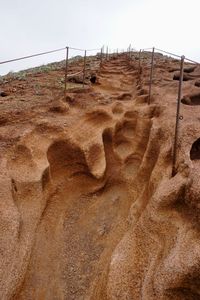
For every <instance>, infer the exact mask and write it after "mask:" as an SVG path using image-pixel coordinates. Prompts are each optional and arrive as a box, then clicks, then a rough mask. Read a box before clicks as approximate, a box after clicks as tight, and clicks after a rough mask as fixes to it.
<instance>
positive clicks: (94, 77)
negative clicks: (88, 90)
mask: <svg viewBox="0 0 200 300" xmlns="http://www.w3.org/2000/svg"><path fill="white" fill-rule="evenodd" d="M96 80H97V77H96V76H95V75H93V76H91V77H90V82H91V83H93V84H94V83H96Z"/></svg>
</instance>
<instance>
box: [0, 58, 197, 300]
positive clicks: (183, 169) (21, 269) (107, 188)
mask: <svg viewBox="0 0 200 300" xmlns="http://www.w3.org/2000/svg"><path fill="white" fill-rule="evenodd" d="M147 57H148V56H147ZM155 61H156V65H155V68H154V80H153V87H152V99H151V100H152V101H151V105H148V104H147V100H148V82H149V71H150V56H149V58H148V59H145V61H143V67H142V73H141V77H140V78H139V76H138V61H137V60H133V61H131V62H130V61H129V60H128V59H127V58H126V56H123V55H120V56H118V57H117V58H113V59H110V60H109V61H108V62H104V63H103V66H102V68H101V70H100V71H99V70H97V63H96V62H95V59H94V62H93V63H94V70H93V73H94V72H96V76H97V83H95V84H87V85H86V86H85V88H84V89H82V88H81V86H80V85H76V84H75V85H74V88H73V89H72V88H71V85H70V86H69V87H70V89H69V90H68V93H67V97H66V99H65V98H64V96H63V92H62V90H61V87H62V88H63V86H56V83H57V82H58V80H59V78H60V77H61V76H63V71H62V70H60V71H49V72H46V73H41V74H33V75H31V74H30V75H28V76H27V78H26V79H25V80H24V81H19V80H18V79H16V80H11V81H8V82H5V83H4V84H1V86H0V88H1V89H2V90H4V91H5V92H8V93H9V96H7V97H1V98H0V109H1V114H0V196H1V197H0V199H1V201H0V299H1V300H9V299H14V300H71V299H77V300H85V299H87V300H89V299H90V300H96V299H98V300H106V299H107V300H108V299H109V300H110V299H112V300H114V299H120V300H121V299H122V300H124V299H127V300H132V299H133V300H139V299H141V300H176V299H178V300H190V299H195V300H198V299H200V229H199V226H200V220H199V216H200V213H199V209H200V203H199V202H200V200H199V199H200V198H199V195H200V182H199V176H200V173H199V170H200V160H199V159H200V142H199V140H198V138H199V137H200V115H199V112H200V107H199V105H200V88H199V87H198V83H196V82H198V78H200V68H199V67H197V68H195V69H194V70H192V71H191V70H189V73H188V69H186V70H185V76H186V77H187V78H186V79H187V80H185V81H184V84H183V103H182V104H181V116H183V120H180V127H179V139H178V153H177V164H176V175H175V176H174V177H171V171H172V147H173V139H174V128H175V116H176V101H177V92H178V81H177V80H173V77H174V75H176V76H179V74H177V71H178V69H179V63H178V62H177V61H175V60H172V59H170V58H166V57H162V56H156V60H155ZM188 66H190V65H188ZM79 67H80V66H79V65H78V64H77V65H76V66H74V68H72V70H71V71H77V70H78V69H79ZM188 76H189V79H188ZM55 82H56V83H55ZM195 83H196V84H195Z"/></svg>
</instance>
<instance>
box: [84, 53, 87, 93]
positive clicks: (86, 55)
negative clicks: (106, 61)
mask: <svg viewBox="0 0 200 300" xmlns="http://www.w3.org/2000/svg"><path fill="white" fill-rule="evenodd" d="M86 56H87V51H86V50H85V56H84V66H83V88H84V86H85V71H86Z"/></svg>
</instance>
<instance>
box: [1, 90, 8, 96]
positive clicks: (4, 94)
mask: <svg viewBox="0 0 200 300" xmlns="http://www.w3.org/2000/svg"><path fill="white" fill-rule="evenodd" d="M0 96H1V97H7V96H8V93H7V92H4V91H0Z"/></svg>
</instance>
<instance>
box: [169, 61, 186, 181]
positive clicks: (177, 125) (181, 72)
mask: <svg viewBox="0 0 200 300" xmlns="http://www.w3.org/2000/svg"><path fill="white" fill-rule="evenodd" d="M184 59H185V56H181V68H180V79H179V88H178V99H177V111H176V125H175V136H174V147H173V161H172V177H173V176H174V175H175V174H176V157H177V143H178V131H179V120H180V104H181V98H182V86H183V71H184Z"/></svg>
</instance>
